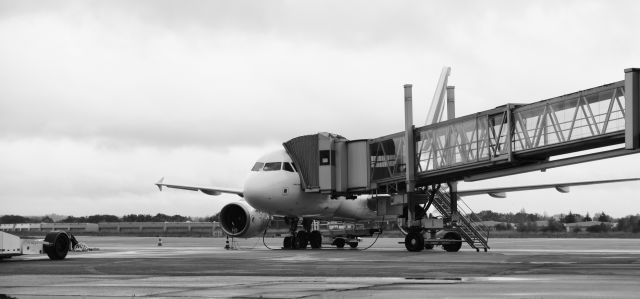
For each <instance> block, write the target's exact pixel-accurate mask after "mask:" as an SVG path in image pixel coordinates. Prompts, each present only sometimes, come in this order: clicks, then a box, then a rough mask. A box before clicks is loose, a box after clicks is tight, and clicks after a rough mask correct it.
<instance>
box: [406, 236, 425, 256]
mask: <svg viewBox="0 0 640 299" xmlns="http://www.w3.org/2000/svg"><path fill="white" fill-rule="evenodd" d="M404 247H406V248H407V250H409V251H414V252H417V251H422V250H423V249H424V237H423V236H422V234H420V233H417V232H410V233H408V234H407V236H406V237H404Z"/></svg>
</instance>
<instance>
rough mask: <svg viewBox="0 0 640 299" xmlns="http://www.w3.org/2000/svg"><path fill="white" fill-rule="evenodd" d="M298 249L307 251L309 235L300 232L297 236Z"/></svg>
mask: <svg viewBox="0 0 640 299" xmlns="http://www.w3.org/2000/svg"><path fill="white" fill-rule="evenodd" d="M296 241H297V245H298V246H296V248H297V249H307V245H309V234H307V232H305V231H299V232H298V234H297V235H296Z"/></svg>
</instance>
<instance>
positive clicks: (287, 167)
mask: <svg viewBox="0 0 640 299" xmlns="http://www.w3.org/2000/svg"><path fill="white" fill-rule="evenodd" d="M283 166H284V167H283V168H284V170H286V171H289V172H295V171H294V170H293V167H292V166H291V164H289V163H287V162H284V165H283Z"/></svg>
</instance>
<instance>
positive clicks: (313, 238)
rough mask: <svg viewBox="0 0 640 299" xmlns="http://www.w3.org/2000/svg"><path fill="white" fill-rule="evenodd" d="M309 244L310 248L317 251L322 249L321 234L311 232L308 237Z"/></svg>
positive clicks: (315, 231)
mask: <svg viewBox="0 0 640 299" xmlns="http://www.w3.org/2000/svg"><path fill="white" fill-rule="evenodd" d="M309 244H310V245H311V248H314V249H317V248H321V247H322V233H320V232H319V231H317V230H314V231H312V232H311V235H310V236H309Z"/></svg>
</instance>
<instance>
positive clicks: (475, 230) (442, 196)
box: [432, 188, 489, 251]
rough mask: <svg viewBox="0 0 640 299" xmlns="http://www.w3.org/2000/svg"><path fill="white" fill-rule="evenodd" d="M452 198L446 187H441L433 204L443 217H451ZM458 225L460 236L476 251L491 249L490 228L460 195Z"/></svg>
mask: <svg viewBox="0 0 640 299" xmlns="http://www.w3.org/2000/svg"><path fill="white" fill-rule="evenodd" d="M450 203H451V200H450V198H449V192H448V190H447V189H446V188H440V189H439V190H438V191H437V193H436V196H434V198H433V203H432V205H433V206H434V207H435V208H436V210H438V212H440V214H442V217H443V218H449V219H451V210H450V207H451V206H450ZM458 215H459V217H458V223H457V224H458V225H457V230H458V232H459V233H460V236H461V237H462V238H463V239H464V240H465V241H467V243H468V244H469V246H471V248H474V249H475V250H476V251H480V249H484V251H487V249H489V243H488V242H489V228H488V227H487V226H486V225H484V224H482V222H481V220H480V218H478V216H476V215H475V214H473V213H472V212H471V209H470V208H469V206H467V204H466V203H465V202H464V201H462V199H461V198H460V197H458Z"/></svg>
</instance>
